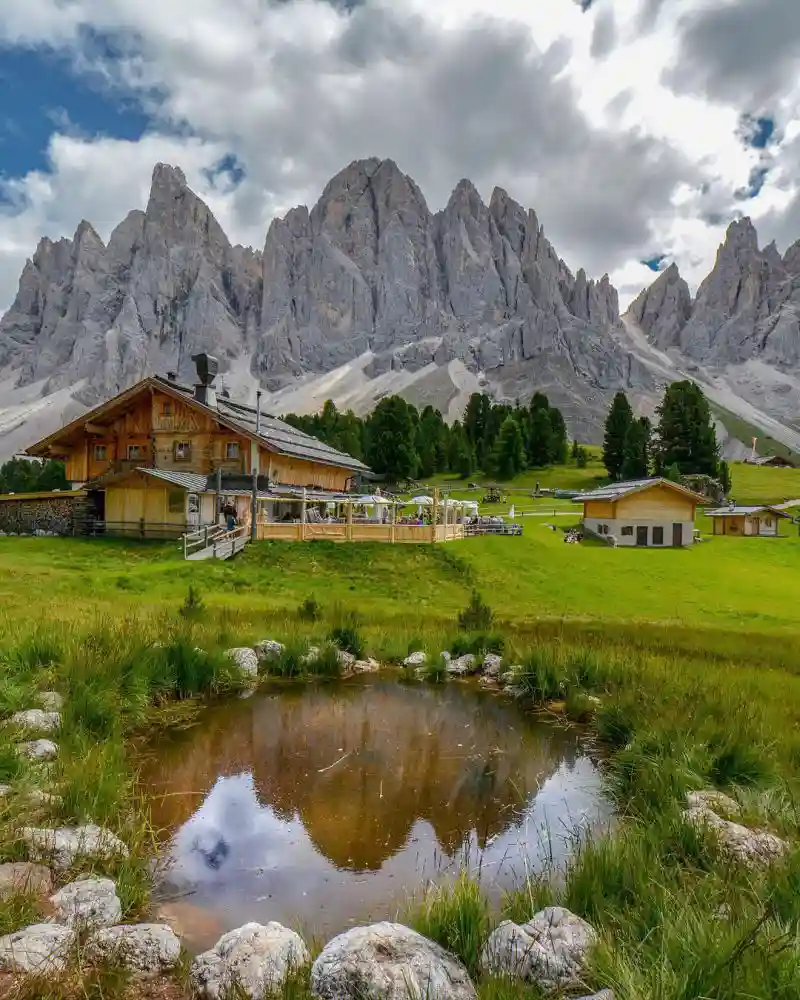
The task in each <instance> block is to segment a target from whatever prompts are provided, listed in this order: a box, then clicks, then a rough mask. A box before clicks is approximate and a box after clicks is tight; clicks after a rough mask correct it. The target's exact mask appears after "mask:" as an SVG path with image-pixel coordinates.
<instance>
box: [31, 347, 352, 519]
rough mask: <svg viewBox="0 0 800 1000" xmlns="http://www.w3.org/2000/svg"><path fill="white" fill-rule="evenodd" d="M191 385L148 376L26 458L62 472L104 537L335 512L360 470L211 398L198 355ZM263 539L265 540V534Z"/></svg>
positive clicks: (248, 410)
mask: <svg viewBox="0 0 800 1000" xmlns="http://www.w3.org/2000/svg"><path fill="white" fill-rule="evenodd" d="M194 360H195V362H196V364H197V367H198V384H197V385H195V386H194V387H190V386H185V385H181V384H180V383H179V382H178V381H177V380H176V378H175V377H174V376H168V377H167V378H162V377H160V376H152V377H149V378H145V379H143V380H142V381H141V382H138V383H137V384H136V385H134V386H132V387H131V388H130V389H127V390H125V391H124V392H121V393H120V394H119V395H118V396H115V397H114V398H113V399H110V400H109V401H108V402H106V403H103V404H101V405H100V406H97V407H95V408H94V409H92V410H90V411H89V412H88V413H85V414H84V415H83V416H81V417H79V418H78V419H76V420H73V421H72V422H71V423H69V424H67V425H66V426H64V427H62V428H61V429H60V430H58V431H56V432H55V433H54V434H50V435H49V436H48V437H46V438H44V439H43V440H41V441H39V442H37V443H36V444H34V445H32V446H31V447H30V448H28V449H27V452H26V454H27V455H29V456H34V457H46V458H59V459H62V460H63V461H64V462H65V463H66V472H67V479H68V480H70V482H71V485H72V489H73V490H81V491H82V492H83V493H84V494H85V495H86V496H87V498H88V499H89V501H90V502H91V505H92V507H93V514H94V519H95V521H96V522H97V523H98V524H100V525H102V528H103V530H104V531H105V532H106V533H108V534H122V535H125V534H131V535H138V536H142V537H177V536H180V535H182V534H184V533H185V532H186V531H192V530H194V529H196V528H198V527H202V526H203V525H212V524H214V525H216V524H217V523H218V521H219V520H220V511H221V510H222V508H223V507H229V508H230V507H235V508H236V512H237V520H238V521H239V523H244V522H245V521H248V520H249V521H251V523H252V512H253V508H254V499H255V500H256V502H257V508H256V517H257V519H258V521H259V522H261V523H264V524H269V523H276V522H284V523H285V522H289V521H293V520H295V519H297V520H299V519H300V516H301V511H300V506H301V504H302V503H304V502H306V501H307V500H308V499H309V498H311V499H312V500H314V501H315V502H317V503H327V502H333V501H335V500H337V499H340V498H344V497H346V496H347V495H348V494H349V493H351V492H353V491H355V490H357V489H358V487H359V485H360V483H361V480H362V477H363V476H365V475H367V474H369V470H368V468H367V467H366V466H365V465H364V464H363V463H362V462H359V461H358V460H357V459H355V458H353V457H351V456H350V455H345V454H343V453H342V452H340V451H337V450H336V449H334V448H331V447H329V446H328V445H326V444H323V443H322V442H321V441H319V440H317V439H316V438H313V437H311V436H309V435H308V434H304V433H302V432H301V431H299V430H297V429H296V428H294V427H291V426H290V425H289V424H287V423H285V422H284V421H282V420H278V419H277V418H275V417H273V416H270V415H269V414H266V413H262V412H261V408H260V395H261V394H260V392H259V393H258V397H259V404H258V405H257V406H256V407H252V406H247V405H245V404H243V403H239V402H236V401H234V400H233V399H231V398H230V397H229V396H227V395H226V394H224V393H222V392H217V391H216V389H215V388H214V384H213V383H214V376H215V374H216V368H217V364H216V359H214V358H212V357H210V356H208V355H198V356H197V357H196V358H195V359H194ZM265 536H266V533H265Z"/></svg>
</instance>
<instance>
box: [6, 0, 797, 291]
mask: <svg viewBox="0 0 800 1000" xmlns="http://www.w3.org/2000/svg"><path fill="white" fill-rule="evenodd" d="M768 2H769V3H770V5H771V7H773V8H775V10H777V9H778V8H779V7H781V5H784V7H785V5H786V4H790V5H791V4H796V0H768ZM751 3H752V0H727V3H726V7H728V8H730V9H731V10H733V9H734V8H738V7H743V8H745V7H748V5H750V4H751ZM710 9H711V8H710V5H709V3H708V2H707V0H672V2H671V3H670V5H669V11H670V14H669V17H667V16H666V14H665V5H664V4H662V3H660V2H659V0H602V3H601V2H598V3H596V4H595V5H594V6H593V7H592V9H591V10H590V11H589V12H588V13H586V14H584V13H582V12H581V10H580V7H579V5H578V4H576V3H574V2H573V0H547V2H546V3H544V2H543V3H531V2H530V0H494V3H493V4H492V5H491V15H487V13H486V11H487V5H486V4H485V2H483V0H364V2H363V3H362V4H360V5H359V6H356V7H355V8H354V9H353V11H352V12H351V13H347V12H346V11H344V10H342V9H341V7H337V6H336V4H335V3H334V2H333V0H331V2H326V0H282V2H277V0H271V2H264V0H169V2H164V0H72V2H70V3H68V4H64V3H62V2H60V0H4V3H3V20H2V23H0V40H2V39H3V38H5V40H6V41H7V42H9V43H12V44H28V45H31V44H35V45H45V46H54V47H58V48H60V49H62V50H66V51H67V52H69V53H71V54H72V56H73V59H74V61H75V65H76V66H77V67H79V68H80V70H81V71H82V72H87V73H92V74H94V75H95V78H96V79H97V80H98V81H102V84H103V85H104V86H108V87H112V88H120V89H121V90H122V91H124V92H125V93H127V94H134V95H136V96H138V98H139V99H140V100H141V101H142V102H143V104H144V105H145V106H146V107H147V108H148V109H149V110H150V112H151V114H152V115H153V119H154V125H153V129H154V131H153V134H151V135H147V136H145V137H144V138H143V139H142V140H141V141H140V142H138V143H125V142H119V141H115V140H110V139H106V138H102V139H96V140H92V139H90V138H89V139H87V138H82V137H79V136H76V135H72V134H71V135H58V134H57V135H55V136H54V137H53V140H52V142H51V146H50V151H49V152H50V169H49V171H48V172H47V173H33V174H29V175H28V176H26V177H23V178H19V179H17V180H15V181H13V182H12V183H11V185H10V187H9V188H8V190H7V191H6V195H7V196H8V194H11V195H13V197H14V198H16V199H17V203H18V208H19V209H20V210H19V211H18V212H16V213H9V212H6V213H5V214H2V211H3V210H2V208H0V265H2V275H3V277H2V278H0V308H2V307H3V306H4V305H6V304H7V303H8V301H9V298H10V295H11V294H12V289H13V285H14V284H15V282H16V275H17V274H18V273H19V271H20V269H21V266H22V263H23V262H24V259H25V257H26V256H28V255H29V254H30V253H31V252H32V250H33V248H34V246H35V243H36V240H37V239H38V237H39V236H40V235H45V234H47V235H50V236H58V235H62V234H66V235H71V233H72V232H73V231H74V229H75V227H76V225H77V223H78V222H79V221H80V219H81V218H82V217H86V218H88V219H89V220H90V221H92V222H93V223H94V225H95V227H96V228H97V229H98V231H99V232H100V233H101V235H102V236H104V237H105V236H107V234H108V231H109V230H110V228H111V227H112V226H113V225H114V224H115V223H116V222H118V221H119V220H120V219H121V218H123V217H124V215H125V214H126V213H127V211H129V210H130V209H131V208H136V207H142V206H143V204H144V202H145V200H146V196H147V186H148V183H149V178H150V172H151V170H152V166H153V163H154V162H155V161H156V160H166V161H168V162H172V163H176V164H179V165H180V166H181V167H182V168H183V169H184V171H185V173H186V174H187V177H188V179H189V181H190V183H191V184H192V186H193V187H195V189H196V190H197V191H198V193H199V194H200V195H201V196H202V197H204V198H206V200H208V201H209V203H210V204H211V207H212V208H213V210H214V211H215V213H216V214H217V215H218V217H219V219H220V222H221V224H222V225H223V227H224V228H225V229H226V231H227V232H228V233H229V235H230V236H231V237H232V239H234V240H236V241H239V242H245V243H250V244H254V245H259V244H260V243H261V242H262V241H263V238H264V234H265V232H266V229H267V226H268V224H269V221H270V218H271V217H272V216H273V215H274V214H276V213H278V212H282V211H285V210H287V209H288V208H289V207H291V206H292V205H294V204H296V203H299V202H313V201H314V200H316V198H317V197H318V195H319V193H320V192H321V189H322V187H323V186H324V184H325V183H326V181H327V180H328V179H329V178H330V176H331V175H332V174H333V173H335V172H336V171H337V170H339V169H340V168H341V167H342V166H344V165H345V164H346V163H347V162H349V161H350V160H352V159H355V158H357V157H361V156H371V155H377V156H391V157H392V158H394V159H395V160H397V162H398V163H399V164H400V166H401V168H402V169H404V170H405V171H406V172H408V173H410V174H411V175H412V176H413V177H414V178H415V179H416V180H417V181H418V183H419V184H420V186H421V188H422V190H423V191H424V193H425V194H426V196H427V197H428V199H429V201H430V203H431V206H432V207H433V208H438V207H440V206H441V205H442V204H443V203H444V201H445V200H446V199H447V197H448V194H449V192H450V190H451V189H452V187H453V186H454V185H455V183H456V182H457V181H458V180H459V179H460V177H462V176H469V177H471V179H472V180H473V181H474V182H475V183H476V185H477V186H478V188H479V190H481V192H482V193H483V194H484V195H485V196H486V197H488V195H489V193H490V191H491V188H492V186H494V185H495V184H499V185H501V186H503V187H505V188H506V189H507V190H508V191H509V192H510V193H511V194H512V196H514V197H516V198H517V199H518V200H520V201H522V202H524V203H526V204H527V205H531V206H532V207H534V208H536V210H537V212H538V214H539V217H540V219H541V221H542V222H543V224H544V225H545V227H546V230H547V232H548V235H549V236H550V238H551V239H552V240H553V242H554V243H555V246H556V248H557V249H558V251H559V252H560V253H561V254H562V255H563V256H564V257H565V258H566V259H567V261H568V262H569V264H570V265H571V266H572V267H573V269H577V267H579V266H584V267H586V268H587V270H589V271H590V273H593V274H595V275H599V274H601V273H602V272H603V271H604V270H608V271H610V272H612V273H613V274H614V275H619V280H620V283H621V291H622V293H623V299H624V298H625V296H626V294H628V293H633V292H634V291H638V290H639V289H638V288H637V287H636V284H637V282H639V281H642V282H644V283H646V279H647V278H648V276H649V272H647V273H645V272H646V271H647V269H645V268H643V267H642V266H641V264H640V263H639V261H640V260H641V259H643V258H646V257H650V256H653V255H660V254H665V255H666V256H667V258H668V259H669V260H672V259H674V260H676V261H677V263H678V264H679V266H680V267H681V270H682V272H683V273H684V274H685V276H686V277H687V279H688V280H690V282H691V283H697V281H699V280H700V278H701V277H702V276H703V274H704V273H705V271H706V270H707V269H708V266H709V265H710V263H711V258H712V256H713V252H714V249H715V247H716V244H717V243H718V242H719V240H720V238H721V237H722V235H723V233H724V228H725V223H726V222H727V220H728V219H729V218H730V217H731V215H732V214H733V213H734V212H736V211H742V210H743V209H746V210H747V211H749V212H752V214H753V216H754V218H756V220H758V219H759V218H760V219H762V220H763V228H764V232H763V234H762V235H763V236H764V237H765V238H770V237H771V235H776V236H779V237H780V238H781V239H784V241H785V240H786V238H787V232H786V230H787V223H786V221H785V219H786V218H787V216H786V214H785V213H786V212H787V211H789V209H790V208H791V207H792V206H793V205H794V204H795V201H796V200H797V199H795V200H793V199H794V198H795V195H796V193H797V192H795V189H794V187H793V186H792V184H793V181H792V178H793V176H796V175H797V166H798V165H800V152H798V145H799V144H798V143H797V142H796V141H791V139H790V138H786V137H790V136H792V128H793V126H792V118H793V116H794V117H796V112H793V111H792V110H791V109H792V108H793V107H796V103H795V104H793V103H792V95H795V96H796V95H797V93H798V84H797V82H796V79H797V78H796V74H794V73H793V69H794V62H793V59H792V53H791V46H790V45H787V46H785V47H784V49H782V50H781V53H782V55H781V60H780V66H782V67H783V68H784V70H785V72H784V73H783V75H781V74H780V73H778V70H777V69H776V70H775V71H774V72H773V71H771V72H770V75H769V82H770V88H769V95H768V96H769V100H770V101H771V102H772V104H771V105H769V106H768V107H767V111H769V112H770V113H774V114H775V115H776V116H777V117H778V118H779V120H780V125H781V128H782V135H783V136H784V139H783V141H782V142H778V143H777V144H776V145H775V147H774V148H773V149H770V150H768V151H766V152H765V151H756V150H752V149H748V148H746V147H745V145H744V144H743V143H742V141H741V139H740V138H739V137H738V136H737V126H738V122H739V119H740V115H741V114H742V113H743V112H753V113H762V112H763V110H764V109H763V108H750V107H745V106H740V105H739V104H738V103H737V101H738V100H739V99H741V100H742V101H743V100H745V97H744V96H741V92H742V88H738V89H737V86H736V80H737V76H736V66H735V65H731V63H730V60H728V61H727V62H726V61H725V52H728V51H731V52H735V46H734V47H733V48H730V49H728V48H726V50H725V52H723V53H721V54H720V53H717V54H716V55H715V56H714V58H710V59H708V60H705V57H704V52H705V50H704V48H703V46H704V45H707V41H706V39H707V37H708V31H707V30H706V28H705V27H704V26H705V24H706V21H705V20H704V18H705V19H706V20H707V18H708V17H709V13H708V12H709V10H710ZM781 9H784V8H783V7H781ZM784 13H785V12H784ZM731 23H733V24H734V26H735V25H736V24H738V23H739V22H738V21H736V19H735V18H734V20H733V21H732V22H731ZM598 34H599V35H600V41H599V42H598ZM104 39H106V40H107V39H112V40H113V45H112V46H111V47H110V48H109V46H107V45H104V44H103V40H104ZM593 50H594V55H593V54H592V53H593ZM700 64H702V65H700ZM748 71H749V70H748ZM678 76H679V77H680V79H677V77H678ZM744 78H745V82H746V81H747V76H746V75H745V77H744ZM689 84H691V87H692V89H689ZM717 84H718V85H717ZM762 89H764V88H762ZM744 93H745V94H746V87H745V88H744ZM765 100H766V98H765ZM772 105H774V111H773V110H772ZM66 111H67V113H70V109H66ZM175 132H179V133H180V134H178V135H175V134H173V133H175ZM228 153H230V154H234V155H236V157H237V158H238V160H239V161H240V162H241V164H242V165H243V167H244V169H245V171H246V176H245V178H244V180H243V181H242V182H241V183H240V184H238V185H234V184H232V183H231V182H230V178H227V179H226V178H224V177H220V178H219V179H218V181H217V186H216V187H213V186H212V185H211V182H210V181H209V179H208V177H207V176H206V175H205V174H204V172H203V171H205V170H207V169H209V168H210V167H211V166H212V165H213V164H214V163H216V162H218V161H219V159H220V158H221V157H222V156H224V155H226V154H228ZM765 159H766V163H767V165H769V167H770V171H769V173H768V175H767V181H766V184H765V187H764V189H763V191H762V192H761V194H760V195H759V197H758V198H756V199H754V200H753V201H751V202H741V201H737V200H736V198H735V192H736V191H737V190H738V189H741V188H742V187H744V186H745V185H746V183H747V179H748V177H749V176H750V173H751V171H752V169H753V168H754V166H757V165H759V164H763V163H764V162H765ZM799 197H800V196H799ZM797 214H798V222H800V210H798V212H797ZM797 235H798V236H800V231H799V232H798V233H797Z"/></svg>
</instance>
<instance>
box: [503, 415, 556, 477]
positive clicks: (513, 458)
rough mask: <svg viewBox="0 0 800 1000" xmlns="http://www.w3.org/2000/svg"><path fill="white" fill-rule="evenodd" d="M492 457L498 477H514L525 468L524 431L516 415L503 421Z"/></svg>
mask: <svg viewBox="0 0 800 1000" xmlns="http://www.w3.org/2000/svg"><path fill="white" fill-rule="evenodd" d="M548 426H549V424H548ZM492 457H493V465H494V469H495V472H496V474H497V477H498V479H513V478H514V476H516V474H517V473H518V472H521V471H522V469H524V468H525V445H524V442H523V440H522V431H521V430H520V426H519V423H518V422H517V421H516V420H515V419H514V417H512V416H509V417H506V419H505V420H504V421H503V426H502V427H501V428H500V434H499V436H498V438H497V443H496V444H495V447H494V452H493V456H492Z"/></svg>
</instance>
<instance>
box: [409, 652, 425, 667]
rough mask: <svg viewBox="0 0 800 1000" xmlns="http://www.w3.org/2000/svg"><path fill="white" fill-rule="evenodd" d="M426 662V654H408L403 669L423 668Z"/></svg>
mask: <svg viewBox="0 0 800 1000" xmlns="http://www.w3.org/2000/svg"><path fill="white" fill-rule="evenodd" d="M427 662H428V654H427V653H426V652H425V651H424V650H422V649H419V650H417V652H416V653H410V654H409V655H408V656H407V657H406V658H405V659H404V660H403V666H404V667H424V666H425V664H426V663H427Z"/></svg>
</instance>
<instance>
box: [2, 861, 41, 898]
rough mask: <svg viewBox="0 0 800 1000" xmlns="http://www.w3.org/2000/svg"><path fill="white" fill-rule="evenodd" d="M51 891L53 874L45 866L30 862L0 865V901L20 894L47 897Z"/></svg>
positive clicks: (11, 862)
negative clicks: (26, 893) (25, 893)
mask: <svg viewBox="0 0 800 1000" xmlns="http://www.w3.org/2000/svg"><path fill="white" fill-rule="evenodd" d="M52 891H53V873H52V872H51V871H50V869H49V868H47V867H46V866H45V865H34V864H31V862H30V861H7V862H6V863H5V864H2V865H0V899H6V898H7V897H8V896H13V895H15V894H16V893H20V892H29V893H31V894H33V895H36V896H49V895H50V893H51V892H52Z"/></svg>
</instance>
